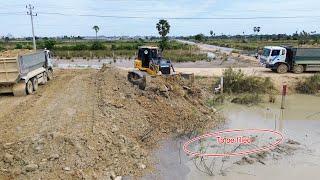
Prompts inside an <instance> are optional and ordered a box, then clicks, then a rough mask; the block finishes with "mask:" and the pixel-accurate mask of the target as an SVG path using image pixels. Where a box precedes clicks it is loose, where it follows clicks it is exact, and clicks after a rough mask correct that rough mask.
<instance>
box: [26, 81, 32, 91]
mask: <svg viewBox="0 0 320 180" xmlns="http://www.w3.org/2000/svg"><path fill="white" fill-rule="evenodd" d="M26 91H27V94H32V93H33V85H32V82H31V80H29V81H28V82H27V86H26Z"/></svg>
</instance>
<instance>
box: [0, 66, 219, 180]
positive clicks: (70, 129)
mask: <svg viewBox="0 0 320 180" xmlns="http://www.w3.org/2000/svg"><path fill="white" fill-rule="evenodd" d="M81 73H82V74H81ZM126 75H127V72H126V71H121V70H119V69H116V68H112V67H106V66H105V67H103V68H102V69H101V70H100V71H99V72H95V71H81V72H80V71H79V72H70V73H68V76H67V77H61V78H59V75H58V77H57V78H56V79H55V80H54V81H52V82H50V83H51V84H49V85H47V87H45V89H44V91H43V92H39V93H40V94H38V95H37V96H31V97H28V101H35V103H34V105H32V106H23V105H22V107H21V108H22V109H21V110H20V111H19V113H20V116H12V114H11V115H8V116H6V115H4V117H1V118H0V120H1V119H2V118H3V119H6V121H7V122H6V123H9V122H10V121H12V122H11V123H13V122H14V121H16V119H19V121H20V120H21V121H20V122H23V123H24V122H27V121H28V122H31V123H33V124H32V126H33V129H31V130H32V131H33V132H25V133H26V134H31V135H32V136H25V137H24V136H23V137H22V138H19V139H18V140H12V141H11V142H8V141H7V140H6V139H1V140H0V178H9V179H11V178H17V179H30V178H32V179H47V178H48V179H59V178H60V179H81V178H85V179H94V178H96V179H115V178H116V177H117V176H133V177H139V176H143V175H144V174H145V173H147V172H150V171H152V170H154V169H153V160H154V159H153V158H152V155H153V151H154V150H155V149H156V148H157V147H158V145H159V142H160V141H162V140H165V139H166V138H170V137H174V136H179V135H186V134H190V133H194V132H201V131H204V130H206V129H207V128H211V127H212V126H214V125H216V124H218V123H219V121H220V120H221V117H219V115H217V114H216V113H215V111H214V110H213V109H211V108H209V107H207V106H206V105H205V104H204V102H205V101H206V100H207V96H208V95H209V92H206V91H204V90H202V89H200V88H198V87H197V83H195V85H193V86H191V85H190V86H185V83H184V82H183V80H182V79H167V78H153V79H152V80H151V86H150V87H149V88H147V89H146V90H145V91H142V90H140V89H139V88H138V87H136V86H134V85H132V84H131V83H129V82H128V81H127V78H126ZM55 84H57V85H55ZM58 85H59V87H58ZM55 86H56V87H55ZM50 88H51V89H52V88H54V89H55V90H50ZM50 91H52V93H51V92H50ZM49 92H50V94H46V93H49ZM41 93H42V94H41ZM59 94H60V95H61V96H59ZM56 96H59V97H60V98H56ZM37 98H38V99H40V100H37ZM49 99H51V100H49ZM42 101H43V102H42ZM42 103H44V104H45V107H47V108H48V110H41V111H40V109H37V108H38V107H39V108H41V107H42V108H43V107H44V104H42ZM37 110H38V111H40V112H41V113H40V114H41V115H42V116H41V115H36V116H32V115H31V113H28V112H32V111H37ZM56 116H57V117H56ZM64 118H65V119H64ZM64 121H65V122H64ZM0 122H1V123H2V120H1V121H0ZM8 127H11V125H8ZM37 127H41V130H40V128H37ZM15 128H16V127H14V126H12V130H11V129H7V130H6V131H7V132H6V133H5V134H4V135H3V134H1V133H0V135H1V137H8V134H9V133H10V132H11V131H12V132H15V130H14V129H15ZM19 128H21V127H19ZM18 135H19V134H17V136H18ZM12 136H16V135H15V134H13V135H12ZM8 139H15V138H9V137H8Z"/></svg>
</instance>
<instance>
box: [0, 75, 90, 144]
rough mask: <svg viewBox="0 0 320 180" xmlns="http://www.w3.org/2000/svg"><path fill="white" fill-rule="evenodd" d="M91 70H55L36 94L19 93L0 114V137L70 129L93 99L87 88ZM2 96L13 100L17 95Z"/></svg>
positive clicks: (24, 135) (7, 139)
mask: <svg viewBox="0 0 320 180" xmlns="http://www.w3.org/2000/svg"><path fill="white" fill-rule="evenodd" d="M92 72H94V70H83V71H58V72H57V76H56V78H55V79H54V80H53V81H51V82H50V83H48V84H46V85H45V86H41V88H40V90H39V91H38V92H37V93H36V94H34V95H29V96H27V97H19V99H18V100H19V101H20V103H19V104H18V105H16V106H14V107H10V108H9V109H8V110H7V113H6V114H4V115H3V116H1V118H0V123H1V127H0V132H1V133H0V139H3V140H6V141H8V142H10V141H15V140H18V139H20V138H26V137H28V136H34V135H35V134H37V133H41V132H42V131H48V130H51V131H55V130H58V129H60V130H61V131H62V132H65V133H70V132H73V131H74V128H77V127H76V124H77V123H75V122H73V121H75V120H80V119H81V120H83V119H86V118H87V116H89V114H90V107H92V104H90V103H92V102H93V101H92V100H91V101H89V99H90V98H89V96H90V92H93V91H94V90H93V89H92V88H91V89H90V81H91V80H90V79H89V76H90V75H91V73H92ZM5 99H6V100H8V101H9V100H10V99H11V100H12V101H11V102H13V103H14V102H15V100H16V99H17V98H15V97H5ZM9 102H10V101H9ZM9 102H8V103H9ZM86 121H88V120H87V119H86ZM71 129H72V131H71Z"/></svg>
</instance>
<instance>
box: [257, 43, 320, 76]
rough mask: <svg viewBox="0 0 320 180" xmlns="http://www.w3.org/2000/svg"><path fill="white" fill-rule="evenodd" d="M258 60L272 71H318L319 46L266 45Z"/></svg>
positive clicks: (319, 62) (319, 60) (319, 59)
mask: <svg viewBox="0 0 320 180" xmlns="http://www.w3.org/2000/svg"><path fill="white" fill-rule="evenodd" d="M260 62H261V63H262V64H264V65H265V67H266V68H269V69H271V70H272V71H274V72H278V73H282V74H283V73H286V72H288V71H293V72H294V73H302V72H304V71H320V48H292V47H287V46H266V47H265V48H264V50H263V53H262V55H261V56H260Z"/></svg>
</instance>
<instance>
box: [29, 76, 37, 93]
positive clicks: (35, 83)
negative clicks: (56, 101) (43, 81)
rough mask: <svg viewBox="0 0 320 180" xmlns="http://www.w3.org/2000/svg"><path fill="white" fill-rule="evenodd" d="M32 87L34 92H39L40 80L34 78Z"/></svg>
mask: <svg viewBox="0 0 320 180" xmlns="http://www.w3.org/2000/svg"><path fill="white" fill-rule="evenodd" d="M31 81H32V85H33V91H37V90H38V89H39V82H38V78H36V77H34V78H32V80H31Z"/></svg>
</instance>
